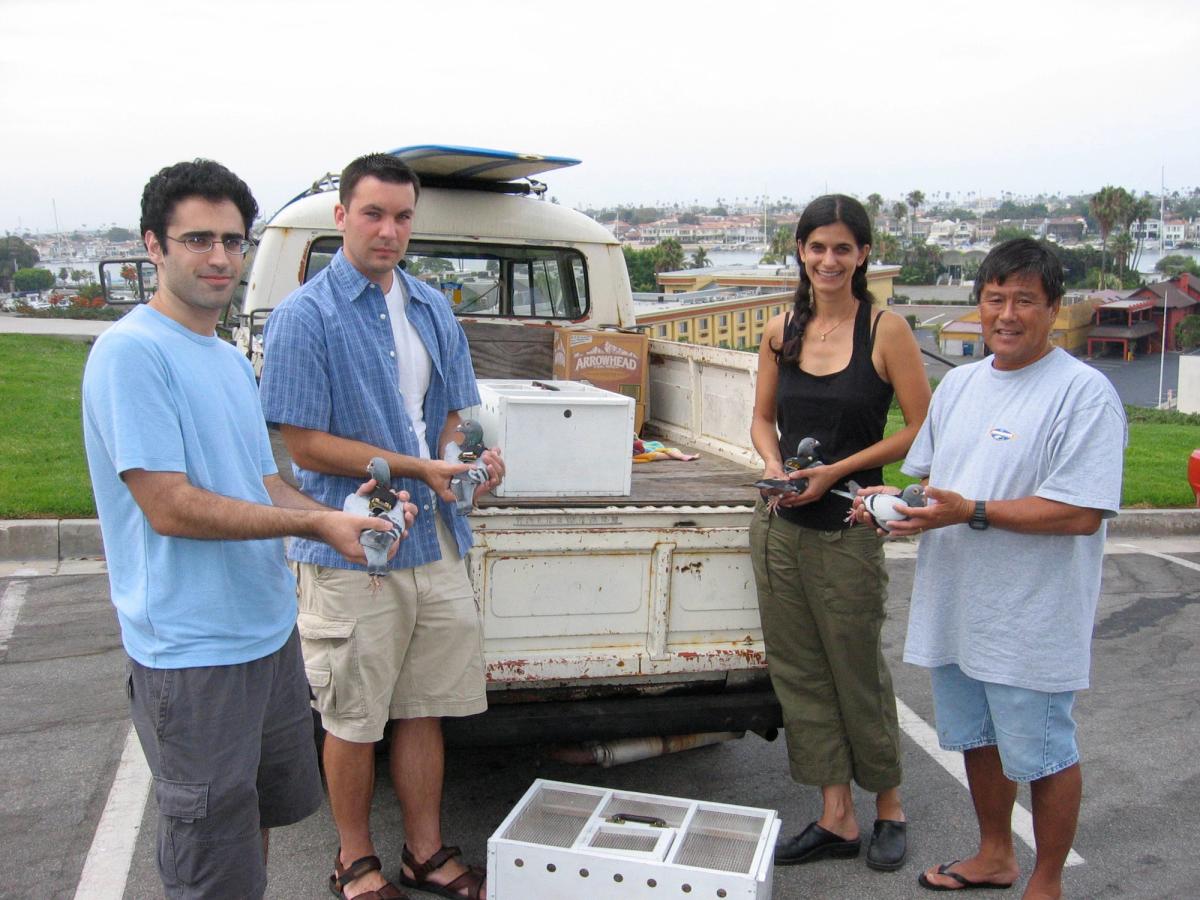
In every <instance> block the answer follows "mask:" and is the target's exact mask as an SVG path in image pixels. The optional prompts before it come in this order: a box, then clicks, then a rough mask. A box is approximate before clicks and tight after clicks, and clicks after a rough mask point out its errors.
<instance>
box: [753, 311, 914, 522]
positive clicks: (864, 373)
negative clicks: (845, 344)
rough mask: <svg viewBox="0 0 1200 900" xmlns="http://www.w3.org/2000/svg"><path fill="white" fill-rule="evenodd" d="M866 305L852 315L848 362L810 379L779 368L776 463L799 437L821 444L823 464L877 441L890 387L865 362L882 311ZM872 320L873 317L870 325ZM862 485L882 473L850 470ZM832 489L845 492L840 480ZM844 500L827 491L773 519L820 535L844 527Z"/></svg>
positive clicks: (795, 369) (789, 326) (788, 328)
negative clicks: (851, 344)
mask: <svg viewBox="0 0 1200 900" xmlns="http://www.w3.org/2000/svg"><path fill="white" fill-rule="evenodd" d="M873 313H874V311H873V310H872V309H871V306H870V304H867V303H862V302H859V304H858V312H857V313H856V314H855V316H854V343H853V349H852V351H851V353H850V363H849V364H848V365H847V366H846V368H844V369H842V370H841V371H840V372H834V373H832V374H831V375H810V374H809V373H807V372H804V371H802V370H801V369H800V367H799V365H795V366H790V365H784V366H781V367H780V369H779V387H778V389H777V393H776V397H775V415H776V420H777V421H778V423H779V453H780V457H781V458H782V459H787V458H788V457H789V456H795V455H796V445H797V444H799V443H800V441H801V439H803V438H806V437H815V438H816V439H817V440H818V441H820V442H821V459H822V460H824V461H825V462H827V463H831V462H837V461H838V460H841V459H845V458H846V457H847V456H853V455H854V454H855V453H857V452H858V451H859V450H862V449H863V448H864V447H869V446H871V445H872V444H875V443H878V442H879V441H880V440H882V439H883V427H884V425H885V424H887V413H888V406H889V405H891V402H892V386H891V385H890V384H888V383H887V382H886V381H884V380H883V379H882V378H880V377H879V373H878V372H876V371H875V366H874V364H873V363H872V362H871V351H872V348H873V347H874V345H875V330H876V329H877V328H878V327H879V317H880V316H881V315H882V312H879V313H874V316H872V314H873ZM872 318H873V319H874V320H873V321H872ZM794 329H795V326H794V324H793V319H792V318H791V317H789V318H788V321H787V323H786V324H785V325H784V337H785V339H786V338H787V337H790V336H791V334H792V333H793V332H794ZM850 479H853V480H854V481H857V482H858V483H859V485H860V486H862V487H868V486H870V485H874V484H882V483H883V469H882V468H874V469H864V470H863V471H861V472H855V473H854V474H853V475H851V476H850V478H849V479H847V480H850ZM833 487H835V488H838V489H840V490H845V489H846V485H845V482H842V483H840V484H835V485H834V486H833ZM849 509H850V501H849V500H847V499H846V498H845V497H839V496H838V495H837V494H834V493H831V492H827V493H826V494H825V496H824V497H822V498H821V499H820V500H817V501H815V502H814V503H809V504H808V505H806V506H797V507H791V508H785V507H780V509H779V515H780V516H782V517H783V518H785V519H787V520H788V521H789V522H792V523H794V524H796V525H802V526H804V527H805V528H815V529H819V530H821V531H837V530H841V529H843V528H847V527H849V526H848V525H847V524H846V522H845V519H846V513H847V512H848V511H849Z"/></svg>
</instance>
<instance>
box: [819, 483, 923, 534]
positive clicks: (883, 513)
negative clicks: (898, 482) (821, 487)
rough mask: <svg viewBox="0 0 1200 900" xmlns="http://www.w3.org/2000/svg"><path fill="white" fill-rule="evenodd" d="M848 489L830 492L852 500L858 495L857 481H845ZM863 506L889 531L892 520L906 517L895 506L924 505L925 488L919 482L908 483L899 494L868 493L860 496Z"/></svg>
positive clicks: (899, 520) (881, 526) (895, 520)
mask: <svg viewBox="0 0 1200 900" xmlns="http://www.w3.org/2000/svg"><path fill="white" fill-rule="evenodd" d="M846 487H848V488H849V489H850V490H849V491H832V492H831V493H834V494H838V495H839V496H842V497H849V498H850V499H851V500H853V499H854V498H855V497H857V496H858V492H859V490H861V488H860V486H859V485H858V483H857V482H854V481H850V482H847V483H846ZM862 501H863V507H864V508H865V509H866V510H867V512H869V513H870V514H871V518H872V519H874V520H875V524H876V525H878V526H879V527H880V528H882V529H883V530H884V531H891V530H892V524H893V523H894V522H903V521H905V520H906V519H908V516H906V515H904V514H903V513H901V512H899V511H898V510H897V509H896V507H897V506H901V505H903V506H909V507H913V506H924V505H925V488H923V487H921V485H919V484H910V485H909V486H908V487H906V488H905V489H904V490H903V491H901V492H900V495H899V496H897V495H895V494H868V495H867V496H865V497H863V498H862Z"/></svg>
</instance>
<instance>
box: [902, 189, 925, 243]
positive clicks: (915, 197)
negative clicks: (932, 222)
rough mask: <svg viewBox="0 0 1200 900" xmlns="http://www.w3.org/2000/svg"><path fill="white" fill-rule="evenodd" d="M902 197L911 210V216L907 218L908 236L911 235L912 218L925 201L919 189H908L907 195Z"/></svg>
mask: <svg viewBox="0 0 1200 900" xmlns="http://www.w3.org/2000/svg"><path fill="white" fill-rule="evenodd" d="M904 199H905V200H907V201H908V206H909V209H911V210H912V217H911V218H910V219H909V220H908V236H909V237H912V233H913V219H915V218H916V217H917V210H918V209H919V208H920V207H921V204H922V203H924V202H925V195H924V194H923V193H921V192H920V191H909V192H908V196H907V197H905V198H904Z"/></svg>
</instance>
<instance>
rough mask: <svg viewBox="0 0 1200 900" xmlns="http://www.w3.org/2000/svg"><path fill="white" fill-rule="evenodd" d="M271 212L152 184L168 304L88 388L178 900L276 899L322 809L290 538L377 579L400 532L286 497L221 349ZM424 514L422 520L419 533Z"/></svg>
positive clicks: (222, 180)
mask: <svg viewBox="0 0 1200 900" xmlns="http://www.w3.org/2000/svg"><path fill="white" fill-rule="evenodd" d="M257 211H258V207H257V204H256V203H255V202H254V198H253V197H252V196H251V194H250V190H249V188H247V187H246V185H245V183H244V182H242V181H241V180H240V179H239V178H238V177H237V176H236V175H234V174H233V173H232V172H230V171H229V170H228V169H226V168H225V167H224V166H221V165H219V164H217V163H215V162H211V161H208V160H196V161H195V162H184V163H178V164H176V165H174V166H169V167H167V168H165V169H163V170H162V171H160V172H159V173H158V174H157V175H155V176H154V177H153V178H151V179H150V181H149V183H148V184H147V185H146V188H145V191H144V193H143V195H142V221H141V231H142V236H143V240H144V241H145V244H146V250H147V252H148V254H149V256H150V258H151V260H153V262H154V263H155V265H156V266H157V268H158V287H157V290H156V291H155V294H154V296H153V297H152V298H151V299H150V301H149V303H147V304H146V305H145V306H139V307H137V308H135V309H134V310H133V311H131V312H130V313H129V314H128V315H126V316H125V317H124V318H123V319H122V320H121V321H120V322H118V323H117V324H116V325H114V326H113V327H112V328H111V329H109V330H108V331H107V332H105V333H104V335H102V336H101V337H100V338H99V340H97V342H96V346H95V347H94V349H93V350H92V352H91V355H90V358H89V359H88V363H87V367H86V369H85V371H84V376H83V419H84V440H85V444H86V447H87V457H88V467H89V469H90V470H91V476H92V485H93V489H94V491H95V494H96V506H97V509H98V510H99V514H100V527H101V531H102V533H103V536H104V546H105V555H106V557H107V561H108V571H109V582H110V587H111V594H112V600H113V604H114V605H115V606H116V609H117V618H118V619H119V621H120V625H121V639H122V642H123V644H124V645H125V649H126V652H127V653H128V656H129V662H128V666H127V671H126V684H125V687H126V692H127V693H128V696H129V703H130V711H131V715H132V718H133V722H134V726H135V727H136V728H137V732H138V738H139V739H140V741H141V744H142V749H143V750H144V751H145V754H146V760H147V762H148V763H149V765H150V770H151V771H152V772H153V774H154V786H155V797H156V799H157V801H158V810H159V823H158V826H159V827H158V868H159V873H160V875H161V876H162V882H163V888H164V891H165V893H166V896H168V897H172V898H175V897H187V898H201V897H204V898H207V897H212V898H226V897H261V896H262V895H263V893H264V891H265V889H266V882H267V878H266V848H267V830H268V829H270V828H272V827H275V826H280V825H288V824H291V823H293V822H297V821H299V820H300V819H302V818H304V817H305V816H307V815H309V814H310V813H312V812H313V811H314V810H315V809H316V808H317V807H318V806H319V805H320V802H321V785H320V778H319V776H318V773H317V765H316V754H315V751H314V744H313V733H312V718H311V714H310V713H309V709H308V686H307V684H306V682H305V678H304V667H303V665H304V664H303V659H302V657H301V654H300V645H299V639H298V635H297V632H296V588H295V582H294V580H293V578H292V575H291V572H290V571H289V570H288V567H287V564H286V563H285V561H284V558H283V546H282V542H281V541H280V540H279V538H281V537H283V536H285V535H297V536H303V537H305V538H308V539H311V540H316V541H323V542H325V543H327V544H328V545H329V546H331V547H333V548H334V549H335V550H336V551H337V552H338V553H340V554H343V555H344V556H345V557H346V558H348V559H350V560H352V561H355V562H362V561H363V560H364V558H365V557H364V553H363V550H362V547H361V545H360V543H359V536H360V534H361V533H362V532H363V531H364V529H369V528H376V527H378V528H380V530H386V528H385V527H384V525H385V524H386V527H387V528H390V527H391V523H382V522H381V521H380V520H379V519H374V518H367V517H365V516H355V515H349V514H347V513H344V512H341V511H335V510H333V509H330V508H328V507H325V506H322V505H321V504H319V503H316V502H315V501H313V500H311V499H309V498H307V497H305V496H304V495H303V494H301V493H300V492H299V491H297V490H296V489H294V488H292V487H290V486H288V485H287V484H286V483H284V482H283V481H282V480H281V479H280V477H279V474H278V472H277V470H276V467H275V463H274V460H273V456H272V453H271V445H270V442H269V440H268V438H267V431H266V427H265V424H264V422H263V417H262V411H261V408H260V406H259V403H258V395H257V392H256V389H255V383H254V373H253V371H252V370H251V368H250V365H249V363H248V362H247V361H246V360H245V359H244V358H243V357H242V356H241V354H239V353H238V351H237V350H235V349H234V348H233V347H232V346H231V345H229V344H226V343H224V342H223V341H221V340H220V339H218V338H217V337H216V334H215V330H216V324H217V320H218V318H219V317H220V315H221V311H222V310H223V309H224V308H225V306H226V305H227V304H228V303H229V300H230V298H231V297H232V296H233V291H234V289H235V288H236V287H237V284H238V279H239V277H240V276H241V273H242V268H243V265H244V261H245V253H246V251H247V250H248V249H249V247H250V242H249V241H248V240H247V239H246V235H247V233H248V231H249V228H250V224H251V222H252V221H253V220H254V216H255V214H256V213H257ZM370 484H371V483H370V482H368V485H370ZM404 499H407V498H404ZM414 512H415V510H414V509H413V508H412V507H411V504H409V505H408V508H407V509H406V513H407V518H408V521H409V522H411V520H412V515H413V513H414ZM393 552H394V548H393Z"/></svg>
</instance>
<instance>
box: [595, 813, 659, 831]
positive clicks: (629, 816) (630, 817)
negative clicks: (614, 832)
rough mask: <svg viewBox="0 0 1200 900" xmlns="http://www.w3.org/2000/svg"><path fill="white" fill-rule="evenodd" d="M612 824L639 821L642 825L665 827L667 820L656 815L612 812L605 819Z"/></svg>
mask: <svg viewBox="0 0 1200 900" xmlns="http://www.w3.org/2000/svg"><path fill="white" fill-rule="evenodd" d="M606 821H608V822H609V823H610V824H612V825H624V824H625V823H626V822H639V823H641V824H642V825H653V826H654V827H655V828H666V827H667V822H666V820H665V819H660V818H659V817H658V816H638V815H634V814H633V813H620V812H619V813H613V814H612V815H611V816H609V817H608V819H607V820H606Z"/></svg>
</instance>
